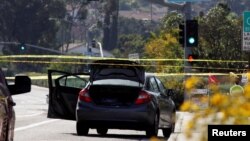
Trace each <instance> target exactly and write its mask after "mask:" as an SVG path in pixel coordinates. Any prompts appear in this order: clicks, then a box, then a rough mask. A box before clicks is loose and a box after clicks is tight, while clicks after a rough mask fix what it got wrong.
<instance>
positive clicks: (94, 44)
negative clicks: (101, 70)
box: [91, 40, 96, 48]
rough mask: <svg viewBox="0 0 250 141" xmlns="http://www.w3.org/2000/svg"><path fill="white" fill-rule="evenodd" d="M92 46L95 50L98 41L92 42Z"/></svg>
mask: <svg viewBox="0 0 250 141" xmlns="http://www.w3.org/2000/svg"><path fill="white" fill-rule="evenodd" d="M91 46H92V47H93V48H95V47H96V41H95V40H92V41H91Z"/></svg>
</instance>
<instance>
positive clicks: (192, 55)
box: [187, 54, 198, 65]
mask: <svg viewBox="0 0 250 141" xmlns="http://www.w3.org/2000/svg"><path fill="white" fill-rule="evenodd" d="M195 59H198V55H196V54H188V56H187V61H188V63H189V64H190V65H193V64H194V62H195V61H194V60H195Z"/></svg>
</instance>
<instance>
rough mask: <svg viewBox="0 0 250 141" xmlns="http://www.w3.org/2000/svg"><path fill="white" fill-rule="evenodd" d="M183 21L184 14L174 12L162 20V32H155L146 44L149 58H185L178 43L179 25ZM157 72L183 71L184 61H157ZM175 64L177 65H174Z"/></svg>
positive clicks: (146, 52)
mask: <svg viewBox="0 0 250 141" xmlns="http://www.w3.org/2000/svg"><path fill="white" fill-rule="evenodd" d="M181 22H182V16H181V15H179V14H178V13H172V14H169V15H167V16H165V17H164V18H163V19H162V21H161V28H160V29H161V30H160V33H156V34H153V36H152V37H151V39H150V40H149V42H147V43H146V46H145V54H146V55H147V56H148V58H158V59H160V58H166V59H181V58H183V48H182V47H181V46H180V44H179V43H178V40H177V39H178V27H179V23H181ZM156 64H157V65H156V66H157V72H171V73H173V72H182V70H183V68H182V67H181V66H183V62H181V61H180V60H176V61H168V62H157V63H156ZM167 66H171V67H167ZM173 66H175V67H173Z"/></svg>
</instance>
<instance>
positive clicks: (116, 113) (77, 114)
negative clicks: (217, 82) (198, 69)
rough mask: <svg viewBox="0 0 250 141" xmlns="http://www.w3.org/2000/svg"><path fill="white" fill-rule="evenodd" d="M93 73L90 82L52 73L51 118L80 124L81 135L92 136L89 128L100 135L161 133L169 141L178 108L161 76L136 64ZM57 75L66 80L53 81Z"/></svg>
mask: <svg viewBox="0 0 250 141" xmlns="http://www.w3.org/2000/svg"><path fill="white" fill-rule="evenodd" d="M90 70H91V71H90V76H89V80H88V81H86V79H83V78H82V77H81V76H82V75H80V74H70V73H65V72H60V71H52V70H50V71H49V84H50V94H49V98H50V100H49V112H48V117H50V118H63V119H76V130H77V134H78V135H87V134H88V131H89V128H94V129H97V132H98V133H99V134H101V135H105V134H106V133H107V132H108V129H132V130H143V131H146V135H147V136H148V137H151V136H157V134H158V129H162V131H163V135H164V136H165V137H169V136H170V134H171V133H172V132H173V131H174V127H175V110H176V109H175V104H174V102H173V100H172V99H171V96H170V95H169V94H168V90H167V89H165V87H164V85H163V84H162V82H161V81H160V80H159V79H158V78H157V77H155V76H154V75H149V74H145V71H144V68H143V67H141V66H140V65H138V64H137V63H135V62H132V61H121V60H99V61H96V62H94V63H93V64H92V65H91V66H90ZM53 73H56V74H62V75H60V76H58V77H57V78H56V79H52V74H53ZM73 78H75V79H73ZM70 81H71V82H70ZM73 84H76V85H75V86H72V85H73ZM78 85H82V86H78ZM83 86H85V87H84V88H83ZM80 87H82V88H83V89H81V90H80ZM79 91H80V92H79Z"/></svg>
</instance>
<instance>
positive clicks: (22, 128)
mask: <svg viewBox="0 0 250 141" xmlns="http://www.w3.org/2000/svg"><path fill="white" fill-rule="evenodd" d="M58 120H59V119H52V120H46V121H43V122H38V123H34V124H31V125H28V126H24V127H18V128H16V129H15V131H22V130H26V129H29V128H33V127H36V126H40V125H43V124H47V123H51V122H55V121H58Z"/></svg>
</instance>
